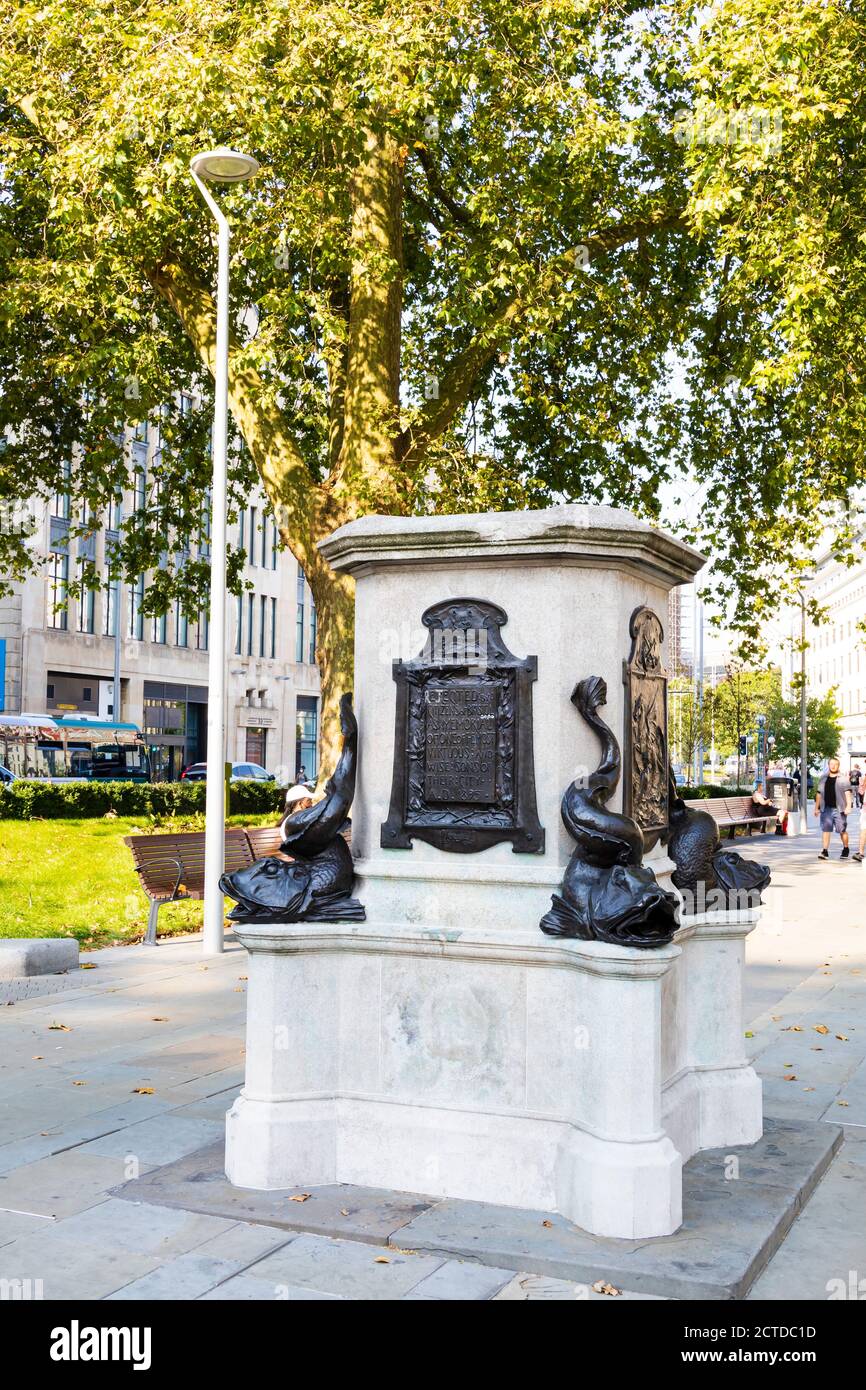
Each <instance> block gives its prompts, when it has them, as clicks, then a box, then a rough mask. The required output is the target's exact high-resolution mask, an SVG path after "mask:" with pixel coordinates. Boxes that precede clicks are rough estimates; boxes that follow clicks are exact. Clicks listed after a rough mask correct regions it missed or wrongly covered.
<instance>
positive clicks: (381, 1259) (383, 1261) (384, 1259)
mask: <svg viewBox="0 0 866 1390" xmlns="http://www.w3.org/2000/svg"><path fill="white" fill-rule="evenodd" d="M390 1263H391V1261H390V1260H389V1259H388V1256H387V1255H377V1256H376V1258H375V1260H374V1261H373V1264H374V1265H389V1264H390Z"/></svg>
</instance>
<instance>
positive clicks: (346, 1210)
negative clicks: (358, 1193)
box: [340, 1207, 349, 1216]
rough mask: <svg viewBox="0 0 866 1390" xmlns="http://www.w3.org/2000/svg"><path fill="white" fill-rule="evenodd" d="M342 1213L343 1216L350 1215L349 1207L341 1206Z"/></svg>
mask: <svg viewBox="0 0 866 1390" xmlns="http://www.w3.org/2000/svg"><path fill="white" fill-rule="evenodd" d="M340 1215H341V1216H348V1215H349V1208H348V1207H340Z"/></svg>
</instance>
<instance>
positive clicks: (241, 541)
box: [238, 507, 247, 550]
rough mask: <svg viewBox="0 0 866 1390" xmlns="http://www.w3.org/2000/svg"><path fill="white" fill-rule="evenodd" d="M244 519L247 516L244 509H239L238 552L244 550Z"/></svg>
mask: <svg viewBox="0 0 866 1390" xmlns="http://www.w3.org/2000/svg"><path fill="white" fill-rule="evenodd" d="M246 519H247V514H246V512H245V510H244V508H243V507H241V509H240V511H239V512H238V550H243V549H244V522H245V521H246Z"/></svg>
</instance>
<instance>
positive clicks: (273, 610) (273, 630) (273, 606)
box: [271, 598, 277, 657]
mask: <svg viewBox="0 0 866 1390" xmlns="http://www.w3.org/2000/svg"><path fill="white" fill-rule="evenodd" d="M276 655H277V600H276V599H275V598H272V599H271V656H272V657H276Z"/></svg>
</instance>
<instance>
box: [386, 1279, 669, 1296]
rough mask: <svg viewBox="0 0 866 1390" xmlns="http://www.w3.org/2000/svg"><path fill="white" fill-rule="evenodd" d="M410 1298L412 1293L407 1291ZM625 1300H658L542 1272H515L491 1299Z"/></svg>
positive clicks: (642, 1294)
mask: <svg viewBox="0 0 866 1390" xmlns="http://www.w3.org/2000/svg"><path fill="white" fill-rule="evenodd" d="M409 1297H410V1298H411V1297H412V1295H411V1294H410V1295H409ZM542 1301H543V1302H545V1303H621V1302H623V1301H625V1302H626V1303H630V1302H631V1303H633V1302H655V1303H657V1302H659V1301H660V1300H659V1297H658V1295H657V1294H652V1293H635V1292H634V1290H633V1289H617V1290H616V1293H614V1294H605V1293H596V1292H595V1290H594V1289H593V1288H592V1286H591V1285H590V1284H575V1283H574V1282H573V1281H572V1280H570V1279H548V1278H545V1276H544V1275H543V1274H515V1275H514V1277H513V1278H512V1280H511V1282H510V1283H508V1284H506V1285H505V1288H504V1289H500V1291H499V1293H497V1294H494V1296H493V1302H494V1303H499V1302H508V1303H517V1302H520V1303H525V1302H542Z"/></svg>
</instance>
